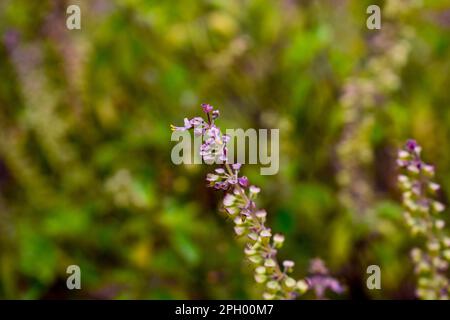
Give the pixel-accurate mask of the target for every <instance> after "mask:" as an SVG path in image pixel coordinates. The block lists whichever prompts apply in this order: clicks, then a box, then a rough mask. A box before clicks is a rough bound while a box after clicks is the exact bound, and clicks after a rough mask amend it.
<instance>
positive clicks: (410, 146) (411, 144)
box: [406, 139, 417, 151]
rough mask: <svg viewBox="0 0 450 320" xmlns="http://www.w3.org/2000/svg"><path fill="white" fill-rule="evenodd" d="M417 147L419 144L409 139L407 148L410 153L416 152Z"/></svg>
mask: <svg viewBox="0 0 450 320" xmlns="http://www.w3.org/2000/svg"><path fill="white" fill-rule="evenodd" d="M416 147H417V142H416V140H413V139H409V140H408V141H406V148H407V149H408V150H409V151H414V150H415V149H416Z"/></svg>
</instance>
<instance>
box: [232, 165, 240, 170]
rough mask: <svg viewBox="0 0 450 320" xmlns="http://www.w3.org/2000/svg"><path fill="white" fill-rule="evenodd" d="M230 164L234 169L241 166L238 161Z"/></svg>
mask: <svg viewBox="0 0 450 320" xmlns="http://www.w3.org/2000/svg"><path fill="white" fill-rule="evenodd" d="M231 166H232V167H233V169H234V170H239V169H240V168H241V164H240V163H233V164H232V165H231Z"/></svg>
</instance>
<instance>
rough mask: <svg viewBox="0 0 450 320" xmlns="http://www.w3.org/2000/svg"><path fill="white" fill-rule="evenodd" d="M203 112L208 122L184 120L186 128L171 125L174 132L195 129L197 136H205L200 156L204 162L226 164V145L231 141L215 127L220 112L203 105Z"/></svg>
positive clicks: (193, 119) (197, 119)
mask: <svg viewBox="0 0 450 320" xmlns="http://www.w3.org/2000/svg"><path fill="white" fill-rule="evenodd" d="M202 108H203V111H204V112H205V113H206V114H207V117H208V121H205V120H203V118H201V117H195V118H192V119H190V120H189V119H188V118H184V126H182V127H176V126H174V125H171V129H172V130H173V131H186V130H189V129H194V134H195V135H196V136H203V138H204V143H203V144H202V145H201V148H200V155H201V156H202V157H203V160H204V161H205V162H206V163H208V164H212V163H224V162H226V161H227V147H226V144H227V143H228V141H229V140H230V137H229V136H227V135H225V134H221V132H220V130H219V129H218V128H217V127H216V126H215V124H214V120H215V119H217V118H218V117H219V115H220V113H219V110H214V108H213V107H212V106H211V105H209V104H202Z"/></svg>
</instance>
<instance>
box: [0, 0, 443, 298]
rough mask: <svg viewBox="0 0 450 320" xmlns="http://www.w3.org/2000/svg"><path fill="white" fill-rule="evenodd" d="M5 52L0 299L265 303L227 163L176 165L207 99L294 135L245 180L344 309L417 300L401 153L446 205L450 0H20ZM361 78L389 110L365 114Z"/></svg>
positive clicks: (232, 122)
mask: <svg viewBox="0 0 450 320" xmlns="http://www.w3.org/2000/svg"><path fill="white" fill-rule="evenodd" d="M70 4H78V5H80V7H81V25H82V28H81V30H71V31H69V30H67V28H66V18H67V16H68V15H67V14H66V8H67V6H68V5H70ZM370 4H378V5H380V6H381V8H382V12H383V13H382V28H381V30H368V29H367V27H366V19H367V17H368V15H367V14H366V8H367V6H368V5H370ZM385 13H386V14H385ZM405 35H406V36H405ZM383 36H386V37H388V38H389V39H390V41H391V42H389V41H388V44H386V45H381V46H380V45H379V44H377V41H376V39H377V37H381V38H382V39H383ZM0 38H1V43H0V76H1V82H0V272H1V273H0V298H20V299H37V298H44V299H45V298H61V299H72V298H94V299H95V298H100V299H127V298H129V299H133V298H137V299H190V298H195V299H199V298H206V299H226V298H237V299H246V298H260V294H261V289H260V288H259V287H258V286H256V285H255V284H254V281H253V276H252V271H251V270H249V266H248V264H247V263H246V262H245V261H244V260H243V258H244V254H243V252H242V249H243V248H242V244H241V243H240V241H239V240H236V239H235V237H234V235H233V232H232V225H231V223H230V222H229V221H226V219H224V217H223V216H222V215H221V214H220V213H218V208H219V205H218V203H219V201H220V197H221V195H220V194H219V193H217V192H214V191H213V190H209V189H206V188H205V181H204V177H205V175H206V173H207V172H208V171H211V170H212V168H211V167H209V168H208V166H205V165H203V166H201V165H190V166H175V165H173V164H172V163H171V160H170V151H171V148H172V147H173V145H174V143H173V142H171V141H170V136H171V132H170V130H169V124H171V123H173V124H176V125H180V124H182V119H183V118H184V117H193V116H197V115H199V114H200V112H201V109H200V107H199V106H200V104H201V103H210V104H212V105H214V106H215V107H216V108H218V109H220V111H221V115H222V116H221V118H220V119H219V123H220V125H221V126H222V127H223V128H280V172H279V173H278V174H277V175H274V176H260V175H259V167H258V166H256V165H252V166H246V167H245V168H244V174H246V175H247V176H249V178H250V181H252V183H255V184H257V185H259V186H260V187H261V188H262V193H261V197H260V200H259V204H260V205H261V206H262V207H265V208H266V209H267V211H268V212H269V225H270V226H271V227H272V229H273V230H274V232H282V233H284V234H285V235H286V246H285V248H284V249H283V250H282V251H281V252H280V257H281V258H288V259H291V260H294V261H295V262H296V271H295V276H296V277H302V276H305V275H307V267H308V263H309V260H310V259H311V258H314V257H321V258H323V259H324V260H325V261H326V263H327V265H328V267H329V269H330V271H331V272H332V274H333V275H335V276H336V277H337V278H339V279H340V280H341V281H342V282H344V283H345V284H346V285H347V292H346V294H345V295H344V296H343V298H355V299H376V298H384V299H388V298H401V299H410V298H413V297H414V286H415V278H414V275H413V273H412V265H411V263H410V260H409V250H410V248H411V247H412V245H413V244H414V242H413V241H412V240H410V236H409V235H408V232H407V228H406V226H405V225H404V223H403V218H402V210H401V208H400V206H399V205H398V199H399V193H398V191H397V188H396V185H395V170H396V169H395V157H396V149H397V148H398V147H400V146H401V145H402V144H403V142H404V140H405V139H407V138H410V137H412V138H415V139H417V140H418V141H419V142H420V143H421V144H422V146H423V148H424V157H425V160H426V161H428V162H432V163H434V164H436V166H437V177H438V182H439V183H441V184H442V187H443V192H442V194H441V197H442V199H441V200H443V201H444V203H447V200H446V199H448V197H449V196H450V152H449V148H448V144H449V142H448V138H449V137H450V108H449V106H450V96H449V87H450V3H449V2H448V1H447V0H441V1H423V3H421V2H420V1H412V0H408V1H359V0H358V1H357V0H354V1H350V0H336V1H331V0H329V1H327V0H322V1H319V0H317V1H300V0H278V1H268V0H239V1H238V0H233V1H230V0H202V1H199V0H197V1H194V0H184V1H171V0H165V1H151V0H148V1H144V0H122V1H119V0H117V1H108V0H92V1H88V0H86V1H75V0H73V1H69V0H68V1H57V0H43V1H33V0H1V1H0ZM374 39H375V40H374ZM398 43H401V44H402V46H401V47H400V49H402V48H403V49H404V51H407V54H406V55H404V56H406V58H405V57H403V56H402V57H403V58H404V61H402V62H401V63H399V64H398V65H397V64H395V61H397V60H398V59H397V60H396V59H389V58H386V57H389V54H390V53H392V52H391V51H390V50H391V49H392V48H393V46H394V45H395V44H398ZM405 48H406V49H405ZM400 49H399V50H400ZM403 49H402V50H403ZM402 52H403V51H402ZM393 54H394V55H393V57H397V51H395V52H394V53H393ZM400 60H401V59H400ZM374 61H375V62H380V61H382V62H383V63H378V64H377V63H373V62H374ZM392 61H394V62H392ZM374 65H375V67H374ZM368 70H369V71H368ZM371 70H372V71H371ZM374 70H375V71H374ZM374 72H375V74H376V75H379V74H381V75H383V76H382V77H381V78H380V79H381V80H378V82H376V81H374ZM386 79H389V80H392V79H393V80H392V81H393V82H392V81H391V82H387V80H386ZM349 82H350V83H352V84H353V85H354V86H356V88H361V87H362V88H364V85H363V84H364V83H366V82H367V83H369V84H371V83H372V84H374V86H375V92H374V93H373V94H371V95H370V96H371V97H374V98H375V99H374V100H373V101H369V102H368V103H361V104H360V103H359V102H360V101H358V99H356V102H353V104H352V103H350V106H347V107H346V102H345V101H343V99H344V98H342V97H343V94H344V93H345V92H347V93H348V92H349V91H350V94H351V92H352V91H351V90H350V89H348V88H349V86H348V84H349ZM380 82H381V83H382V84H385V83H394V85H389V86H386V87H383V86H382V87H381V88H380V87H379V86H380V85H379V83H380ZM368 87H370V85H369V86H368ZM346 88H347V89H346ZM350 88H352V87H351V86H350ZM356 91H358V90H356ZM344 96H345V94H344ZM344 100H345V99H344ZM349 110H350V111H349ZM352 112H353V113H356V114H358V117H357V121H356V122H355V121H354V122H352V121H349V114H350V115H351V114H352ZM350 118H351V116H350ZM366 120H367V121H366ZM365 121H366V122H365ZM345 146H348V147H347V148H346V147H345ZM343 149H344V151H342V150H343ZM345 150H347V153H346V151H345ZM348 150H350V151H348ZM354 152H356V153H357V154H359V155H361V157H359V156H354ZM365 186H366V187H367V188H366V189H365ZM360 187H361V188H360ZM355 189H356V193H355ZM361 190H363V191H364V192H365V193H367V194H364V192H361ZM447 220H448V219H447ZM71 264H76V265H79V266H80V268H81V272H82V274H81V285H82V289H81V290H72V291H70V290H68V289H67V288H66V278H67V276H68V275H67V274H66V268H67V266H68V265H71ZM370 264H377V265H379V266H380V267H381V270H382V290H373V291H370V290H367V289H366V278H367V274H366V268H367V266H368V265H370Z"/></svg>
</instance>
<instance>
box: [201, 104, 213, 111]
mask: <svg viewBox="0 0 450 320" xmlns="http://www.w3.org/2000/svg"><path fill="white" fill-rule="evenodd" d="M202 108H203V112H205V113H209V112H211V111H213V106H212V105H210V104H207V103H203V104H202Z"/></svg>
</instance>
